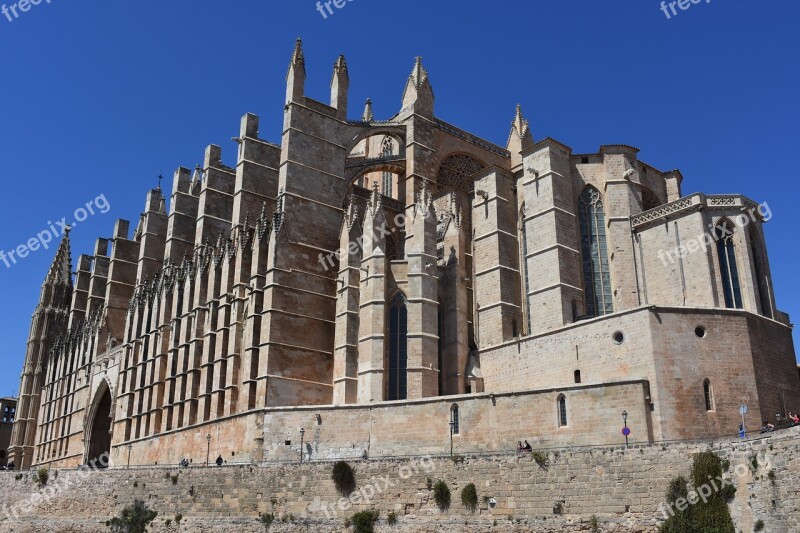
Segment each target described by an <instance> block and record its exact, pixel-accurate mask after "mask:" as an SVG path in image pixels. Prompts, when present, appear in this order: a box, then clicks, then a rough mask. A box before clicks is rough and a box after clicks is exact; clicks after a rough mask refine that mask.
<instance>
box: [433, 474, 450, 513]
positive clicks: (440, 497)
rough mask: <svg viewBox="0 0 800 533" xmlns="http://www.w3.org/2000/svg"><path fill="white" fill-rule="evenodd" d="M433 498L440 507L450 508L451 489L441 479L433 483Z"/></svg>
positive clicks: (443, 508)
mask: <svg viewBox="0 0 800 533" xmlns="http://www.w3.org/2000/svg"><path fill="white" fill-rule="evenodd" d="M433 500H434V501H435V502H436V506H437V507H438V508H439V509H442V510H445V509H449V508H450V489H449V488H448V486H447V483H445V482H444V481H442V480H441V479H440V480H439V481H437V482H436V483H435V484H434V485H433Z"/></svg>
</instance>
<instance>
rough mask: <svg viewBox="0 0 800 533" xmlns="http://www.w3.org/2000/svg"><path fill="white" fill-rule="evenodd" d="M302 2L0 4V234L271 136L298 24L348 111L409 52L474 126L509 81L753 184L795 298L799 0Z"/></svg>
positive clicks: (1, 239)
mask: <svg viewBox="0 0 800 533" xmlns="http://www.w3.org/2000/svg"><path fill="white" fill-rule="evenodd" d="M3 1H5V3H6V4H11V3H13V1H15V0H3ZM315 5H316V1H315V0H291V1H287V2H276V1H274V0H273V1H263V0H236V1H231V0H229V1H226V2H221V1H216V2H212V1H208V0H170V1H169V2H164V1H158V2H157V1H155V0H144V1H138V2H116V1H115V2H108V1H107V0H105V1H101V0H81V1H80V2H71V1H65V0H52V3H50V4H47V3H42V4H40V5H39V6H35V7H32V8H31V9H30V11H28V12H26V13H19V15H20V16H19V18H17V19H15V20H13V21H12V22H9V21H8V19H7V18H6V17H5V16H2V15H0V50H2V51H3V53H2V55H1V56H0V76H2V80H3V82H2V83H1V84H0V110H1V112H0V150H2V151H1V152H0V179H2V190H3V194H2V198H3V203H4V205H3V207H2V209H0V249H2V250H6V251H7V250H9V249H13V248H15V247H16V246H17V245H19V244H22V243H24V242H26V241H27V240H28V239H29V238H31V237H33V236H35V235H36V234H37V233H38V232H40V231H42V230H44V229H45V228H46V227H47V225H48V221H55V220H58V219H60V218H61V217H63V216H68V217H71V216H72V213H73V211H74V210H75V209H76V208H78V207H80V206H82V205H84V204H85V203H86V202H89V201H91V200H92V199H94V198H95V197H97V196H98V195H101V194H102V195H104V196H105V198H106V199H107V200H108V202H109V203H110V205H111V209H110V210H109V212H108V213H106V214H97V215H94V216H91V217H89V219H88V220H87V221H85V222H84V223H82V224H80V225H79V226H78V227H76V228H75V230H74V231H73V233H72V243H73V259H76V258H77V255H78V254H79V253H90V252H91V251H92V248H93V243H94V240H95V238H96V237H98V236H110V235H111V232H112V228H113V224H114V220H115V219H117V218H126V219H128V220H131V222H132V225H135V222H136V220H137V217H138V215H139V213H140V212H141V211H142V209H143V207H144V197H145V193H146V191H147V190H148V188H150V187H153V186H155V185H156V176H157V175H158V174H159V173H160V172H162V171H163V172H164V175H166V176H171V173H172V171H173V170H174V169H175V168H176V167H178V166H180V165H182V166H187V167H194V165H195V164H197V163H198V162H200V161H201V160H202V155H203V149H204V147H205V146H206V145H207V144H211V143H214V144H219V145H221V146H222V147H223V150H224V153H223V159H224V160H225V161H226V163H228V164H233V163H234V158H235V153H236V152H235V148H234V145H233V143H232V142H231V140H230V139H231V137H232V136H234V135H236V134H237V133H238V123H239V118H240V117H241V115H243V114H244V113H245V112H253V113H256V114H258V115H260V116H261V120H262V123H261V135H262V137H265V138H267V139H268V140H271V141H275V142H279V140H280V128H281V122H282V110H283V97H284V79H285V74H286V68H287V64H288V60H289V56H290V53H291V50H292V46H293V45H294V39H295V38H296V37H298V36H301V37H303V39H304V42H305V52H306V67H307V72H308V82H307V86H306V93H307V95H309V96H310V97H312V98H316V99H319V100H323V101H327V98H328V94H329V93H328V91H329V89H328V87H329V82H330V76H331V71H332V66H333V63H334V61H335V59H336V57H337V56H338V54H340V53H344V54H345V55H346V56H347V60H348V64H349V66H350V77H351V94H350V101H351V113H350V114H351V116H353V117H356V116H360V113H361V108H362V102H363V101H364V100H365V99H366V98H367V97H368V96H369V97H371V98H372V99H373V101H374V102H375V113H376V115H377V117H378V118H388V117H389V116H390V115H392V114H393V113H394V112H395V111H397V109H398V107H399V104H400V98H401V93H402V90H403V86H404V83H405V80H406V78H407V76H408V75H409V73H410V71H411V67H412V65H413V58H414V57H415V56H417V55H421V56H423V57H424V58H425V65H426V67H427V68H428V70H429V72H430V76H431V81H432V83H433V87H434V91H435V93H436V112H437V115H438V116H439V117H441V118H443V119H445V120H447V121H450V122H453V123H455V124H457V125H459V126H460V127H462V128H465V129H467V130H469V131H471V132H474V133H475V134H477V135H480V136H482V137H485V138H487V139H489V140H492V141H494V142H497V143H499V144H505V141H506V138H507V135H508V130H509V125H510V122H511V119H512V117H513V113H514V106H515V104H516V103H517V102H520V103H521V104H522V105H523V107H524V111H525V113H526V115H527V117H528V118H529V119H530V121H531V125H532V128H533V132H534V136H535V137H536V138H537V139H541V138H542V137H545V136H551V137H554V138H556V139H559V140H560V141H562V142H564V143H566V144H568V145H569V146H571V147H573V149H574V150H575V152H580V153H583V152H595V151H597V149H598V147H599V145H601V144H614V143H624V144H632V145H634V146H638V147H639V148H641V149H642V151H641V153H640V157H641V159H642V160H644V161H647V162H648V163H651V164H653V165H654V166H656V167H657V168H660V169H663V170H667V169H672V168H680V169H681V170H682V171H683V173H684V176H685V181H684V192H685V193H687V194H688V193H691V192H695V191H704V192H709V193H743V194H745V195H747V196H749V197H751V198H753V199H754V200H757V201H759V202H763V201H767V202H768V203H769V205H770V207H771V209H772V212H773V214H774V218H773V219H772V221H771V222H770V223H769V224H768V225H767V238H768V246H769V251H770V260H771V263H772V269H773V275H774V278H775V290H776V293H777V299H778V304H779V306H780V308H781V309H783V310H785V311H787V312H789V313H790V314H791V315H793V316H794V317H795V318H796V317H797V316H798V315H800V304H798V301H797V298H798V287H797V282H796V277H795V275H796V269H797V268H798V267H797V264H798V251H797V250H798V247H797V246H796V242H797V236H796V235H795V234H793V230H794V229H796V228H797V227H798V224H797V219H793V218H792V217H794V216H795V215H796V214H797V213H796V212H795V211H796V210H797V204H796V202H797V199H798V197H800V194H798V193H800V190H799V189H798V178H800V176H798V165H797V159H796V158H797V155H798V146H800V133H798V132H800V129H798V124H799V123H800V104H799V103H798V95H799V94H800V91H798V81H800V70H798V52H800V46H798V45H799V44H800V37H798V35H799V34H800V32H798V31H797V21H798V20H800V3H798V2H797V1H796V0H772V1H770V2H756V1H754V0H752V1H748V0H724V1H723V0H713V1H712V2H711V3H705V2H702V3H700V4H697V5H692V7H691V8H690V9H689V10H687V11H684V12H680V13H679V15H678V16H673V17H672V18H671V19H669V20H668V19H667V18H666V16H665V15H664V13H663V12H662V11H661V10H660V7H659V6H660V0H606V1H602V2H598V1H597V0H581V1H577V0H573V1H570V0H559V1H557V2H553V1H549V0H547V1H546V0H525V1H502V0H495V1H492V2H488V1H484V2H478V1H453V0H425V1H419V0H404V1H403V2H381V1H375V0H372V1H370V0H354V1H351V2H348V3H347V4H346V6H345V7H344V8H342V9H340V10H337V11H336V13H335V14H334V15H333V16H330V17H329V18H328V19H327V20H325V19H323V18H322V16H321V15H320V14H319V13H318V12H317V11H316V7H315ZM12 17H13V15H12ZM52 252H53V250H52V249H51V250H49V251H42V250H39V251H36V252H34V253H32V254H31V255H29V256H28V257H26V258H25V259H23V260H21V261H20V262H19V263H18V264H17V265H15V266H13V267H12V268H6V267H5V265H4V264H2V263H0V295H2V305H0V339H2V367H1V368H2V370H0V395H5V394H11V393H14V392H15V391H16V389H17V387H18V382H19V374H20V372H21V366H22V360H23V356H24V353H25V342H26V338H27V335H28V329H29V325H30V317H31V313H32V312H33V310H34V307H35V306H36V302H37V299H38V293H39V286H40V284H41V282H42V280H43V278H44V276H45V273H46V271H47V268H48V266H49V264H50V262H51V261H52V255H53V254H52Z"/></svg>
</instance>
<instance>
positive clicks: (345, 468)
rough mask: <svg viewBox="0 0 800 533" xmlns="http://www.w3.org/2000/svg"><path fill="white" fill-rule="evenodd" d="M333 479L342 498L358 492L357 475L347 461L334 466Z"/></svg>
mask: <svg viewBox="0 0 800 533" xmlns="http://www.w3.org/2000/svg"><path fill="white" fill-rule="evenodd" d="M331 479H332V480H333V484H334V485H335V486H336V490H338V491H339V494H341V495H342V496H347V495H349V494H350V493H351V492H353V491H354V490H356V474H355V472H354V471H353V467H352V466H350V465H349V464H348V463H347V462H346V461H339V462H338V463H336V464H335V465H333V471H332V472H331Z"/></svg>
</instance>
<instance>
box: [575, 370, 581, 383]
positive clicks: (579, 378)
mask: <svg viewBox="0 0 800 533" xmlns="http://www.w3.org/2000/svg"><path fill="white" fill-rule="evenodd" d="M580 382H581V371H580V370H576V371H575V383H580Z"/></svg>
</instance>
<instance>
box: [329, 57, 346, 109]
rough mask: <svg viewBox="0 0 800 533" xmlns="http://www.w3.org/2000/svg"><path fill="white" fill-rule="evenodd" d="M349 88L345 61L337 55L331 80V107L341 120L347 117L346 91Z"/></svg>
mask: <svg viewBox="0 0 800 533" xmlns="http://www.w3.org/2000/svg"><path fill="white" fill-rule="evenodd" d="M349 90H350V75H349V74H348V72H347V61H345V59H344V56H339V59H337V60H336V63H335V64H334V65H333V79H332V80H331V107H333V108H335V109H336V111H337V115H338V117H339V118H340V119H341V120H346V119H347V92H348V91H349Z"/></svg>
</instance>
